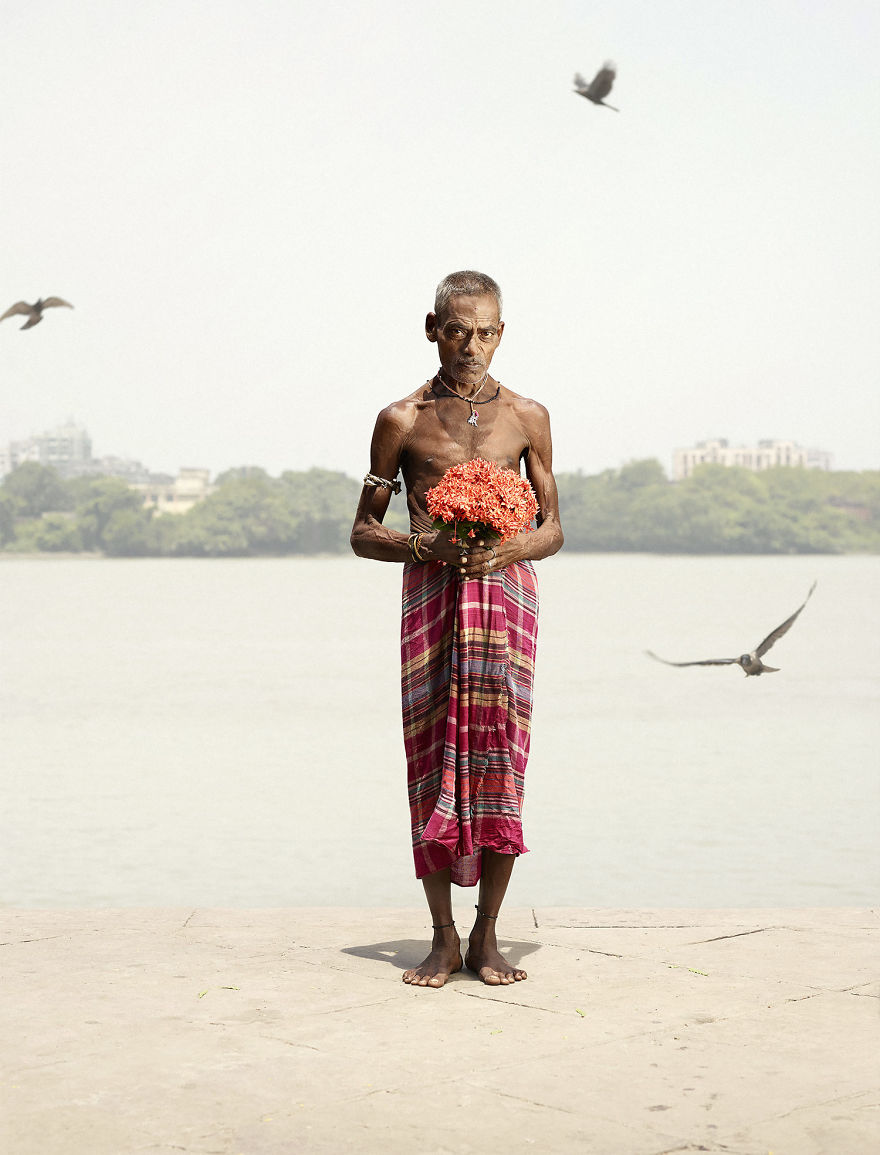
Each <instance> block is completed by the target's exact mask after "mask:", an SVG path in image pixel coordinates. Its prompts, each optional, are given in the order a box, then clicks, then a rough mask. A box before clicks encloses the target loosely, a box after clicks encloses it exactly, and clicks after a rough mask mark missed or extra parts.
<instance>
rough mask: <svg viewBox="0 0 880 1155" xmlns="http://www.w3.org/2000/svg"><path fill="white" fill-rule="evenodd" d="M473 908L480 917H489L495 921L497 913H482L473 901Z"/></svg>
mask: <svg viewBox="0 0 880 1155" xmlns="http://www.w3.org/2000/svg"><path fill="white" fill-rule="evenodd" d="M474 910H475V911H476V912H477V914H478V915H479V916H480V918H491V919H492V921H493V922H494V921H495V919H496V918H497V917H498V915H497V914H483V912H482V911H481V910H480V908H479V907H478V906H477V905H476V903H474Z"/></svg>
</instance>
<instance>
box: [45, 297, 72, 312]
mask: <svg viewBox="0 0 880 1155" xmlns="http://www.w3.org/2000/svg"><path fill="white" fill-rule="evenodd" d="M53 305H66V306H67V308H68V309H72V308H73V305H71V303H70V301H63V300H62V299H61V297H47V298H46V299H45V301H43V308H44V309H49V308H51V307H52V306H53Z"/></svg>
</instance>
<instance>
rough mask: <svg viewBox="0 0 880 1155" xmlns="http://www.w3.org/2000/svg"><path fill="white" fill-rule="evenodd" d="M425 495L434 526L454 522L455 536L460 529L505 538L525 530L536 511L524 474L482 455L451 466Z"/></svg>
mask: <svg viewBox="0 0 880 1155" xmlns="http://www.w3.org/2000/svg"><path fill="white" fill-rule="evenodd" d="M425 496H426V500H427V506H428V513H430V515H431V516H432V517H433V518H434V525H435V527H436V528H438V529H439V528H440V527H441V526H443V525H454V526H455V533H456V538H457V537H458V535H459V534H461V533H462V532H463V531H464V532H466V533H467V536H468V537H471V538H473V537H488V538H490V539H491V538H500V539H501V541H507V539H508V538H509V537H513V536H514V534H517V533H520V532H521V531H522V530H526V531H528V530H529V529H530V528H531V523H532V519H533V518H534V517H535V515H536V514H537V512H538V503H537V501H536V500H535V494H534V492H533V490H532V487H531V485H529V482H528V480H527V478H525V477H521V476H520V474H518V473H517V472H516V471H515V470H513V469H503V468H502V467H501V466H500V465H497V464H496V463H495V462H494V461H485V460H484V459H483V458H482V457H475V458H474V459H473V461H466V462H464V464H463V465H453V466H451V467H450V468H449V469H447V470H446V472H445V473H444V474H443V477H442V479H441V480H440V482H439V483H438V484H437V485H435V486H434V487H433V488H432V489H429V490H428V492H427V494H426V495H425ZM456 538H453V540H456Z"/></svg>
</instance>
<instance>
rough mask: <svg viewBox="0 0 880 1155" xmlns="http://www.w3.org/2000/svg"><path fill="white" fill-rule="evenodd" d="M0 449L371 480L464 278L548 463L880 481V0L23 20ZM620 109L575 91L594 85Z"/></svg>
mask: <svg viewBox="0 0 880 1155" xmlns="http://www.w3.org/2000/svg"><path fill="white" fill-rule="evenodd" d="M2 29H3V35H2V41H0V65H2V75H3V78H4V85H5V94H4V99H3V101H2V112H0V117H2V132H0V140H2V151H0V168H2V172H0V209H2V211H0V254H2V259H0V298H2V299H0V312H2V311H3V310H5V308H7V307H8V305H11V304H12V303H13V302H15V301H17V300H20V299H25V300H30V301H32V300H35V299H36V298H37V297H38V296H44V297H45V296H48V295H51V294H55V295H59V296H62V297H65V298H67V299H68V300H70V301H72V302H73V303H74V305H75V306H76V307H75V310H73V311H69V310H66V309H56V310H53V311H50V312H48V313H47V314H46V318H45V320H44V321H43V323H42V324H41V325H39V326H37V327H36V328H35V329H33V330H28V331H27V332H24V333H22V332H19V331H18V330H19V326H20V324H21V323H22V321H23V318H10V319H8V320H6V321H4V322H3V323H2V325H0V373H2V389H0V441H6V440H8V439H10V438H19V437H24V436H27V435H28V434H30V433H32V432H39V431H41V430H42V429H44V428H46V427H51V426H54V425H57V424H59V423H61V422H62V421H64V420H65V419H67V418H68V417H69V416H73V417H74V418H75V419H76V420H77V421H78V422H80V423H81V424H84V425H85V426H86V427H87V428H88V430H89V431H90V433H91V435H92V440H93V444H94V451H95V453H96V454H97V455H102V454H110V453H113V454H118V455H121V456H128V457H133V458H138V459H140V460H142V461H143V462H144V464H146V465H147V466H148V467H150V468H152V469H154V470H167V471H169V472H175V471H176V470H177V468H178V467H179V466H205V467H209V468H210V469H212V470H213V471H219V470H222V469H225V468H227V467H229V466H233V465H240V464H259V465H263V466H264V467H266V468H268V469H269V470H270V471H271V472H273V473H277V472H279V471H280V470H282V469H306V468H309V467H310V466H313V465H317V466H323V467H327V468H331V469H342V470H344V471H345V472H347V473H349V474H351V475H353V476H361V475H362V473H363V472H364V471H365V470H366V468H367V467H368V447H369V440H370V434H371V432H372V427H373V422H374V419H375V416H376V413H377V412H378V411H379V409H381V408H382V407H383V406H384V405H385V404H387V403H388V402H389V401H391V400H394V399H396V398H398V397H401V396H403V395H405V394H406V393H408V392H410V391H411V390H412V389H413V388H415V387H416V386H418V385H419V384H421V383H422V382H423V381H425V380H426V379H427V378H429V377H430V376H431V375H432V374H433V372H434V371H435V369H436V365H437V362H436V358H435V351H434V347H433V346H431V345H429V344H428V343H427V341H426V340H425V337H424V329H423V325H424V316H425V313H426V312H427V311H428V309H430V308H431V305H432V302H433V293H434V288H435V286H436V284H437V282H438V281H439V280H440V278H441V277H442V276H443V275H444V274H445V273H447V272H450V271H452V270H455V269H460V268H477V269H480V270H483V271H484V272H487V273H489V274H491V275H492V276H494V277H495V278H496V280H498V281H499V282H500V284H501V287H502V290H503V292H504V297H505V310H504V316H505V320H506V322H507V330H506V332H505V335H504V340H503V342H502V344H501V347H500V349H499V351H498V353H497V354H496V357H495V361H494V362H493V374H494V375H495V376H497V377H498V378H499V379H500V380H501V381H503V382H504V384H505V385H507V386H509V387H510V388H511V389H514V390H515V391H517V392H519V393H523V394H525V395H527V396H531V397H535V398H536V399H538V400H540V401H542V402H543V403H544V404H546V405H547V406H548V408H549V410H550V414H551V421H552V427H553V433H554V443H555V451H556V456H555V465H556V468H557V470H560V471H561V470H574V469H582V470H584V471H585V472H587V473H593V472H596V471H597V470H600V469H604V468H608V467H616V466H619V465H621V464H623V463H624V462H626V461H628V460H632V459H635V458H641V457H657V458H659V459H660V460H661V461H662V462H663V464H664V466H665V467H666V468H667V469H668V468H669V466H670V459H671V454H672V450H673V449H674V448H675V447H676V446H683V445H689V444H691V443H693V442H694V441H695V440H699V439H704V438H706V437H717V436H720V437H727V438H728V439H729V440H730V441H731V442H733V443H738V442H746V443H749V442H753V441H755V440H757V439H758V438H762V437H783V438H791V439H793V440H795V441H798V442H800V443H801V444H803V445H807V446H817V447H820V448H823V449H826V450H829V451H831V452H832V453H833V455H834V464H835V467H836V468H840V469H844V468H851V469H867V468H878V467H880V389H878V365H880V339H878V324H877V313H878V301H880V261H878V257H880V218H878V211H877V207H876V206H877V203H878V189H880V181H878V169H880V163H878V155H880V152H878V143H877V142H878V141H880V89H878V80H877V58H878V50H880V5H878V4H877V3H876V0H835V2H834V3H833V4H832V3H830V2H829V0H607V2H597V3H589V2H587V0H579V2H575V0H571V2H558V3H553V2H547V3H544V4H542V5H537V4H535V3H533V2H532V0H529V2H523V0H487V2H480V0H473V2H470V3H468V2H463V0H451V2H448V3H442V4H433V5H423V4H416V3H413V2H412V0H376V2H374V3H364V4H352V3H345V4H341V3H333V2H324V3H320V4H319V3H317V2H314V0H312V2H308V3H306V2H303V0H284V2H282V0H212V2H211V3H207V2H206V0H203V2H201V3H194V2H192V0H173V2H164V0H139V2H138V3H133V2H126V0H54V2H53V0H41V2H40V3H36V4H19V3H16V4H12V3H7V4H4V5H3V23H2ZM606 58H611V59H612V60H614V61H615V62H616V63H617V66H618V69H619V73H618V78H617V82H616V85H615V88H614V92H613V95H612V96H611V97H609V99H610V100H611V102H612V103H613V104H617V105H619V106H620V108H621V112H620V114H617V113H615V112H611V111H608V110H607V109H603V108H595V107H593V106H592V105H590V104H589V103H588V102H587V101H585V100H583V99H581V98H580V97H578V96H575V95H574V94H573V92H572V76H573V73H574V72H575V71H576V70H579V71H581V72H583V73H584V74H585V75H587V76H591V75H592V74H593V72H594V71H595V70H596V69H597V68H598V67H599V66H600V65H601V63H602V62H603V61H604V60H605V59H606Z"/></svg>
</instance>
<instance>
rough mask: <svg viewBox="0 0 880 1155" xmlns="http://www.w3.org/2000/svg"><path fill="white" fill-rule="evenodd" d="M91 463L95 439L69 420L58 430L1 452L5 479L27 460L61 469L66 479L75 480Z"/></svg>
mask: <svg viewBox="0 0 880 1155" xmlns="http://www.w3.org/2000/svg"><path fill="white" fill-rule="evenodd" d="M91 460H92V439H91V438H90V437H89V435H88V433H87V432H86V431H85V429H83V428H82V426H80V425H76V424H75V423H74V422H73V421H68V422H67V423H66V424H65V425H59V426H58V428H57V429H48V430H46V432H45V433H38V434H35V435H34V436H33V437H26V438H25V439H24V440H22V441H10V442H9V443H8V445H6V446H5V447H4V449H3V451H2V453H0V476H3V477H5V476H6V474H7V473H11V472H12V470H13V469H15V467H16V466H17V465H23V464H24V462H26V461H36V462H37V464H38V465H48V466H51V468H52V469H57V471H58V473H59V474H60V475H61V476H62V477H71V476H73V475H75V474H77V473H78V472H81V471H82V469H83V468H84V467H85V466H87V465H88V463H89V462H90V461H91Z"/></svg>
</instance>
